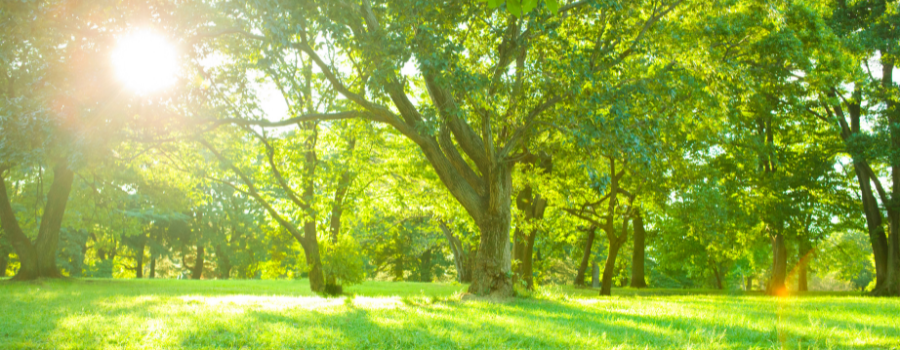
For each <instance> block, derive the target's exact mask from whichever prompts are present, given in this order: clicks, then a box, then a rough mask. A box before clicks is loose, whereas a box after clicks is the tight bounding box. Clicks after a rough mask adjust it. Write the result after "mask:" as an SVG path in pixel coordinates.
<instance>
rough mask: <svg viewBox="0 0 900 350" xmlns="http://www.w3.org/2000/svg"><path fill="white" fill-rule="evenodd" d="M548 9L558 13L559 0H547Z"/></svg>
mask: <svg viewBox="0 0 900 350" xmlns="http://www.w3.org/2000/svg"><path fill="white" fill-rule="evenodd" d="M547 9H549V10H550V12H553V13H556V12H558V11H559V0H547Z"/></svg>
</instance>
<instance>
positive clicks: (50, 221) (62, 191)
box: [34, 160, 75, 278]
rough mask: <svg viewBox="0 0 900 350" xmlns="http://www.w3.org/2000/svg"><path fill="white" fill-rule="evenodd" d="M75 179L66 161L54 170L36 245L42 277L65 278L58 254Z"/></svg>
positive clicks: (57, 165)
mask: <svg viewBox="0 0 900 350" xmlns="http://www.w3.org/2000/svg"><path fill="white" fill-rule="evenodd" d="M74 177H75V173H74V172H72V169H69V162H68V161H66V160H63V161H60V162H59V163H57V164H56V166H55V167H54V168H53V183H51V184H50V192H49V193H48V194H47V204H46V206H45V207H44V214H43V215H42V216H41V225H40V227H39V228H38V236H37V241H35V245H34V248H35V250H36V251H37V252H38V262H37V263H38V273H39V274H40V275H41V277H51V278H59V277H63V275H62V274H61V273H60V272H59V269H58V268H57V267H56V253H57V250H58V247H59V229H60V227H61V226H62V220H63V216H64V215H65V213H66V204H68V202H69V193H70V192H71V191H72V181H73V180H74Z"/></svg>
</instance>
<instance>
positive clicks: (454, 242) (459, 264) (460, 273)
mask: <svg viewBox="0 0 900 350" xmlns="http://www.w3.org/2000/svg"><path fill="white" fill-rule="evenodd" d="M439 226H440V228H441V231H442V232H443V233H444V236H445V237H447V241H448V242H449V245H450V250H451V251H452V252H453V263H454V265H456V279H457V281H458V282H459V283H470V282H472V267H473V265H474V264H473V263H474V261H475V259H474V255H475V254H474V252H472V249H466V247H465V246H464V245H463V243H462V241H461V240H460V239H459V237H456V235H455V234H453V231H450V227H449V226H447V223H446V222H444V221H441V222H440V224H439Z"/></svg>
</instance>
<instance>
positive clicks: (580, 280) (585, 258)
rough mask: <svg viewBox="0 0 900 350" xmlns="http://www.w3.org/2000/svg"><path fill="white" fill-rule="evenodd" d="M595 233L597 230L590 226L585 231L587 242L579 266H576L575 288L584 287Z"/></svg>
mask: <svg viewBox="0 0 900 350" xmlns="http://www.w3.org/2000/svg"><path fill="white" fill-rule="evenodd" d="M596 231H597V228H596V227H595V226H591V227H590V228H588V230H587V241H586V242H585V243H584V253H582V255H581V265H578V272H577V273H575V285H576V286H584V274H585V272H587V267H588V264H589V263H590V262H591V249H593V245H594V237H595V236H596V234H597V233H596Z"/></svg>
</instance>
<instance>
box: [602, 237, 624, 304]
mask: <svg viewBox="0 0 900 350" xmlns="http://www.w3.org/2000/svg"><path fill="white" fill-rule="evenodd" d="M621 247H622V242H620V241H619V240H616V239H611V240H610V241H609V252H608V255H607V256H606V263H605V264H604V265H603V280H602V283H601V285H600V295H612V278H613V274H615V272H616V271H615V269H616V257H617V256H618V255H619V248H621Z"/></svg>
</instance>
